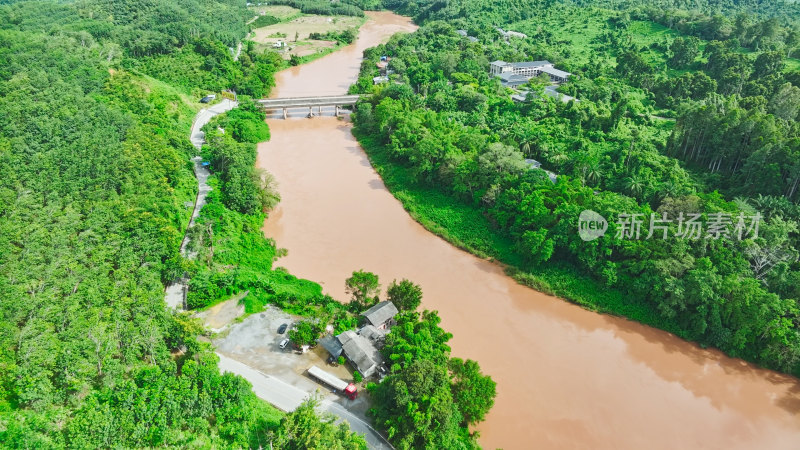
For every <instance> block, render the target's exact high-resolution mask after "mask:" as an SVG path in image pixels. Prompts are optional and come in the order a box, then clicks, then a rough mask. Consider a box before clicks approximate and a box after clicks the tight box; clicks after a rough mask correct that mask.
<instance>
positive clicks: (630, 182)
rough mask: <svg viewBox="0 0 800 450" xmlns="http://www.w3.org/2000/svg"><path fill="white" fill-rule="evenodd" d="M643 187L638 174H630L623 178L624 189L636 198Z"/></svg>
mask: <svg viewBox="0 0 800 450" xmlns="http://www.w3.org/2000/svg"><path fill="white" fill-rule="evenodd" d="M644 187H645V186H644V182H643V181H642V180H641V179H639V176H638V175H631V176H629V177H628V178H626V179H625V189H626V190H627V191H628V193H630V194H631V195H632V196H634V197H636V198H639V196H641V195H642V191H644Z"/></svg>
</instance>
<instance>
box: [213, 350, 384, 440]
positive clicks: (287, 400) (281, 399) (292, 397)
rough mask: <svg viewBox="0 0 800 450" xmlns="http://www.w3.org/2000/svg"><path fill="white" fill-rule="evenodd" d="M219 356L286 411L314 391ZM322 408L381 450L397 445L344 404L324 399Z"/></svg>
mask: <svg viewBox="0 0 800 450" xmlns="http://www.w3.org/2000/svg"><path fill="white" fill-rule="evenodd" d="M217 356H219V369H220V370H221V371H222V372H230V373H233V374H236V375H240V376H242V377H243V378H244V379H246V380H247V381H249V382H250V384H252V385H253V392H255V393H256V395H257V396H258V397H259V398H262V399H264V400H266V401H268V402H269V403H271V404H272V405H274V406H275V407H276V408H278V409H281V410H283V411H286V412H291V411H294V410H295V408H297V407H298V406H300V404H301V403H303V401H304V400H305V399H306V398H308V397H309V395H310V393H308V392H306V391H303V390H302V389H298V388H297V387H295V386H292V385H291V384H289V383H286V382H284V381H281V380H280V379H278V378H276V377H274V376H272V375H268V374H265V373H263V372H261V371H259V370H256V369H254V368H252V367H250V366H248V365H246V364H243V363H241V362H239V361H236V360H234V359H231V358H228V357H227V356H225V355H222V354H220V353H217ZM318 409H319V410H320V411H324V412H329V413H331V414H333V415H335V416H336V417H338V418H339V420H344V421H347V423H349V424H350V429H351V430H353V431H355V432H356V433H359V434H362V435H364V437H365V438H366V440H367V445H369V448H371V449H378V450H388V449H392V448H393V447H392V446H391V445H390V444H389V443H388V442H386V439H384V438H383V436H381V435H380V434H379V433H378V432H377V431H375V429H374V428H372V426H370V424H368V423H367V422H365V421H364V420H362V419H360V418H359V417H357V416H356V415H354V414H353V413H351V412H349V411H348V410H347V409H345V408H344V407H342V406H341V405H339V404H337V403H334V402H332V401H330V400H323V401H322V402H321V403H320V406H319V408H318Z"/></svg>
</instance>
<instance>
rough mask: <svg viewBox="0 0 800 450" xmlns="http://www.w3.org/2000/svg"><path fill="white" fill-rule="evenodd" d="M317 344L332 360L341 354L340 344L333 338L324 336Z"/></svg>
mask: <svg viewBox="0 0 800 450" xmlns="http://www.w3.org/2000/svg"><path fill="white" fill-rule="evenodd" d="M319 344H320V345H321V346H322V347H323V348H324V349H325V350H327V351H328V353H330V354H331V355H333V357H334V358H338V357H339V356H340V355H341V354H342V344H341V343H340V342H339V340H338V339H336V338H335V337H333V336H330V335H328V336H325V337H323V338H322V339H320V340H319Z"/></svg>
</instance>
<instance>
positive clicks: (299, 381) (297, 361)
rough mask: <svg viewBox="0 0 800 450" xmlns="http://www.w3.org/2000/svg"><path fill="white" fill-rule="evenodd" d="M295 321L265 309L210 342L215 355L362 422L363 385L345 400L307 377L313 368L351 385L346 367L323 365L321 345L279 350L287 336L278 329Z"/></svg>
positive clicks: (324, 353)
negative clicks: (301, 350)
mask: <svg viewBox="0 0 800 450" xmlns="http://www.w3.org/2000/svg"><path fill="white" fill-rule="evenodd" d="M228 309H230V308H229V307H225V306H223V307H221V308H220V311H225V310H228ZM229 317H230V316H229ZM204 320H207V321H213V322H214V324H215V325H217V327H219V320H218V319H216V318H215V317H214V316H207V317H205V318H204ZM299 320H300V318H298V317H292V316H291V315H289V314H286V313H285V312H283V311H281V310H279V309H277V308H274V307H267V309H266V310H265V311H264V312H262V313H258V314H253V315H251V316H249V317H247V318H246V319H244V320H243V321H241V322H239V323H231V324H230V325H229V326H228V328H227V330H226V331H224V332H222V333H221V334H220V335H218V337H216V338H215V339H213V343H214V346H215V347H216V348H217V352H218V353H220V354H222V355H224V356H226V357H228V358H230V359H233V360H235V361H238V362H241V363H243V364H245V365H247V366H249V367H251V368H253V369H255V370H257V371H259V372H262V373H264V374H267V375H269V376H272V377H275V378H277V379H279V380H280V381H281V382H283V383H286V384H288V385H291V386H294V387H295V388H297V389H300V390H302V391H303V392H306V393H308V394H309V395H310V394H312V393H314V392H315V391H316V392H318V393H319V395H320V396H321V397H322V399H323V400H326V401H330V402H332V403H335V404H338V405H340V406H341V407H343V408H345V409H346V410H347V411H349V412H351V413H353V414H355V415H357V416H360V417H362V418H364V419H365V417H364V415H365V413H366V410H367V408H368V407H369V405H368V396H367V395H366V392H365V391H364V389H363V386H359V396H358V398H357V399H356V400H349V399H347V398H345V397H343V396H341V395H338V394H335V393H333V392H332V391H331V389H330V388H329V387H328V386H325V385H322V384H320V383H318V382H317V381H316V380H314V379H312V378H311V377H309V375H308V374H307V371H308V368H309V367H311V366H312V365H316V366H318V367H320V368H321V369H323V370H326V371H328V372H330V373H332V374H334V375H336V376H337V377H339V378H341V379H342V380H344V381H347V382H351V381H353V375H352V372H351V370H350V369H349V368H348V366H347V365H340V366H332V365H329V364H328V363H327V362H326V361H327V359H328V353H327V351H325V349H324V348H322V347H321V346H317V347H315V348H312V349H310V350H309V351H307V352H306V353H304V354H300V353H299V352H296V351H293V350H292V349H291V347H292V346H287V348H286V349H283V350H282V349H280V348H279V346H278V345H279V344H280V342H281V341H282V340H283V339H286V338H287V337H288V329H287V331H286V332H285V333H284V334H278V328H279V327H280V326H281V325H282V324H284V323H287V324H289V329H291V324H293V323H294V322H297V321H299ZM217 327H215V328H217Z"/></svg>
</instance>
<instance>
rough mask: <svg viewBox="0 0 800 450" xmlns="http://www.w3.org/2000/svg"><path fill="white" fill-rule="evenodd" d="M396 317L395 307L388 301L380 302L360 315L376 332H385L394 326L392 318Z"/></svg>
mask: <svg viewBox="0 0 800 450" xmlns="http://www.w3.org/2000/svg"><path fill="white" fill-rule="evenodd" d="M396 315H397V307H395V306H394V303H392V302H390V301H388V300H386V301H382V302H380V303H378V304H377V305H375V306H373V307H372V308H370V309H368V310H366V311H364V312H363V313H361V316H362V317H364V319H366V321H367V322H368V323H369V324H370V325H372V326H374V327H375V328H377V329H378V330H386V329H388V328H389V327H390V326H392V325H394V316H396Z"/></svg>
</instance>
